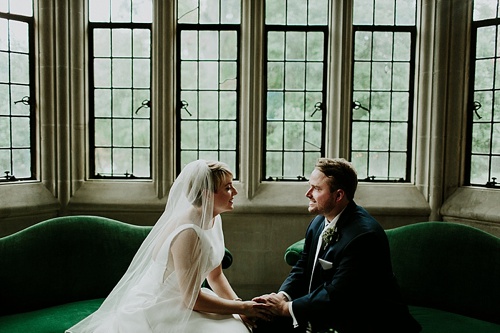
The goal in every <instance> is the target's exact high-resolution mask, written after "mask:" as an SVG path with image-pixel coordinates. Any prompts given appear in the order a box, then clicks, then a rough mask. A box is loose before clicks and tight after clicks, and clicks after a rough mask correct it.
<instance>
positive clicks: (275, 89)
mask: <svg viewBox="0 0 500 333" xmlns="http://www.w3.org/2000/svg"><path fill="white" fill-rule="evenodd" d="M328 9H329V7H328V1H327V0H315V1H312V0H308V1H295V0H285V1H283V0H267V1H266V8H265V10H266V12H265V38H266V41H265V43H266V44H265V57H266V59H265V61H266V62H265V76H264V77H265V80H266V86H265V89H266V97H265V98H266V100H265V125H264V128H265V130H264V135H265V150H264V159H263V160H264V161H265V165H264V172H263V175H264V179H265V180H304V179H305V175H306V174H308V173H309V172H310V168H311V167H312V166H313V165H314V164H315V162H316V160H317V159H318V158H319V157H320V156H321V155H322V154H323V152H324V140H325V138H324V121H325V112H326V109H325V100H326V91H325V89H326V73H327V68H326V58H327V57H326V54H327V49H328V46H327V41H328Z"/></svg>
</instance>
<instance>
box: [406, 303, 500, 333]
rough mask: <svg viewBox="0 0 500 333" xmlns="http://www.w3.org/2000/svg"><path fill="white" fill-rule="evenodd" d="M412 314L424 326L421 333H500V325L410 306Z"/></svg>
mask: <svg viewBox="0 0 500 333" xmlns="http://www.w3.org/2000/svg"><path fill="white" fill-rule="evenodd" d="M409 309H410V313H411V314H412V315H413V317H414V318H415V319H416V320H417V321H418V322H419V323H420V325H422V332H421V333H450V332H453V333H473V332H478V333H479V332H481V333H498V332H500V325H498V324H494V323H491V322H488V321H483V320H479V319H474V318H471V317H466V316H462V315H459V314H455V313H452V312H447V311H442V310H438V309H433V308H427V307H422V306H413V305H410V306H409Z"/></svg>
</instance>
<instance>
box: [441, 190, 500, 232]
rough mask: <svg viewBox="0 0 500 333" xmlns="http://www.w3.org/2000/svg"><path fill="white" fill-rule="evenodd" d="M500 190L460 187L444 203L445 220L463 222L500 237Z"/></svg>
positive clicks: (442, 212) (442, 211) (442, 209)
mask: <svg viewBox="0 0 500 333" xmlns="http://www.w3.org/2000/svg"><path fill="white" fill-rule="evenodd" d="M499 202H500V190H497V189H488V188H480V187H472V186H470V187H460V188H458V189H457V190H456V191H455V192H454V193H453V194H452V195H451V196H450V197H449V198H448V199H447V200H446V201H445V202H444V204H443V205H442V207H441V210H440V214H441V215H442V216H443V220H445V221H450V222H463V223H466V224H469V225H472V226H476V227H479V228H480V229H483V230H486V231H488V232H490V233H492V234H494V235H497V236H499V237H500V214H499V213H498V212H499V210H498V203H499Z"/></svg>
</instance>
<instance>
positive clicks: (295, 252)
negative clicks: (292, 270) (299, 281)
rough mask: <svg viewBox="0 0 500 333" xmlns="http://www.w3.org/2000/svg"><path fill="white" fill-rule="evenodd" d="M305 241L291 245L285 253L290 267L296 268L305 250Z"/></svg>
mask: <svg viewBox="0 0 500 333" xmlns="http://www.w3.org/2000/svg"><path fill="white" fill-rule="evenodd" d="M304 241H305V239H301V240H299V241H297V242H295V243H293V244H292V245H290V246H289V247H288V248H287V249H286V251H285V261H286V263H287V264H288V265H290V266H294V265H295V264H296V263H297V261H298V260H299V258H300V254H301V252H302V250H303V249H304Z"/></svg>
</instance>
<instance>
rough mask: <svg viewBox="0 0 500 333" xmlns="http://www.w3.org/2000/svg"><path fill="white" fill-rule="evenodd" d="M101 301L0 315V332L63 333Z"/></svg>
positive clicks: (93, 300) (91, 311)
mask: <svg viewBox="0 0 500 333" xmlns="http://www.w3.org/2000/svg"><path fill="white" fill-rule="evenodd" d="M103 301H104V299H103V298H98V299H92V300H87V301H79V302H73V303H68V304H63V305H58V306H53V307H49V308H45V309H41V310H36V311H30V312H24V313H16V314H13V315H7V316H0V332H9V333H27V332H36V333H63V332H64V331H65V330H66V329H68V328H70V327H71V326H73V325H74V324H76V323H77V322H79V321H80V320H82V319H83V318H85V317H87V316H88V315H90V314H91V313H93V312H94V311H95V310H97V308H99V306H100V305H101V303H102V302H103Z"/></svg>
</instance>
